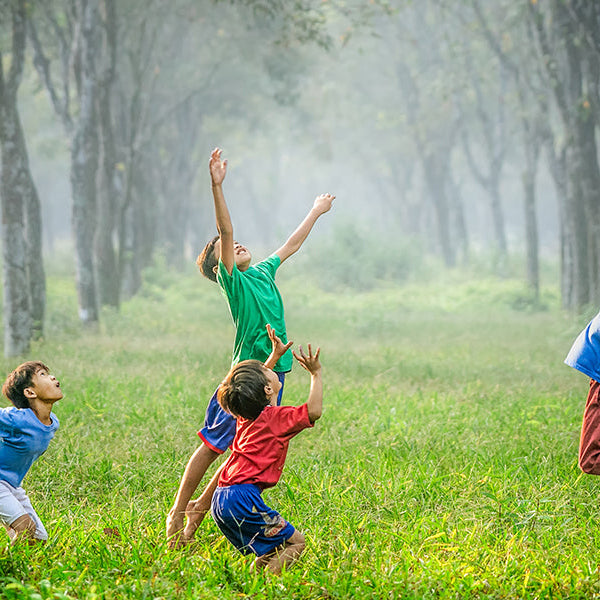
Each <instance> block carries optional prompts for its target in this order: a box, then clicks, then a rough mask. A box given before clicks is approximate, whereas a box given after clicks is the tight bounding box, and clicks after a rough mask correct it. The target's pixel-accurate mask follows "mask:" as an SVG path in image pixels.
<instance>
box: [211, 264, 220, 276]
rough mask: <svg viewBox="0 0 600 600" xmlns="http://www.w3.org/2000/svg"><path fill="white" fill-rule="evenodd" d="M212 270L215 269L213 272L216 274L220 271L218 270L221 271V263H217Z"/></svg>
mask: <svg viewBox="0 0 600 600" xmlns="http://www.w3.org/2000/svg"><path fill="white" fill-rule="evenodd" d="M212 270H213V273H214V274H215V275H216V274H217V273H218V271H219V265H215V266H214V267H213V268H212Z"/></svg>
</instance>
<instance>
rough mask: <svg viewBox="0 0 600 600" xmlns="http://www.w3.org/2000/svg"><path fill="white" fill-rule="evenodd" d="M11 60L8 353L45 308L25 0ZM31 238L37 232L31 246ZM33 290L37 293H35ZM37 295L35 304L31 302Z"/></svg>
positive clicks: (5, 90) (2, 190)
mask: <svg viewBox="0 0 600 600" xmlns="http://www.w3.org/2000/svg"><path fill="white" fill-rule="evenodd" d="M11 9H12V56H11V58H12V60H11V66H10V71H9V74H8V77H6V78H5V76H4V71H3V61H2V56H1V54H0V147H1V149H2V171H1V178H0V197H1V200H2V256H3V284H4V310H3V315H4V354H5V356H7V357H11V356H17V355H22V354H25V353H26V352H27V351H28V350H29V345H30V340H31V337H32V325H33V323H32V307H33V306H34V307H35V311H36V312H35V317H34V318H35V328H36V333H37V334H38V335H41V333H42V328H43V318H44V308H45V275H44V269H43V260H42V255H41V240H42V237H41V217H40V206H39V199H38V196H37V191H36V189H35V186H34V184H33V179H32V177H31V173H30V170H29V159H28V156H27V148H26V145H25V139H24V136H23V130H22V126H21V121H20V117H19V112H18V103H17V91H18V88H19V84H20V82H21V76H22V72H23V63H24V56H25V41H26V33H25V31H26V29H25V25H26V20H25V9H26V4H25V1H24V0H19V1H18V2H15V3H13V4H11ZM27 236H32V238H31V239H30V243H29V244H28V243H27V241H26V239H27ZM32 294H34V296H32ZM32 297H33V299H34V302H32Z"/></svg>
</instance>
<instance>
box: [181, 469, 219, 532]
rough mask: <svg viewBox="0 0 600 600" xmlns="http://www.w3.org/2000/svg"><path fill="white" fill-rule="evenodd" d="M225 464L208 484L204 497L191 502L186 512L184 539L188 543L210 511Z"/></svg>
mask: <svg viewBox="0 0 600 600" xmlns="http://www.w3.org/2000/svg"><path fill="white" fill-rule="evenodd" d="M224 466H225V463H223V464H222V465H221V466H220V467H219V468H218V469H217V471H216V472H215V474H214V475H213V477H212V479H211V480H210V481H209V482H208V485H207V486H206V487H205V488H204V491H203V492H202V495H201V496H200V497H199V498H198V499H197V500H195V501H192V502H189V503H188V505H187V508H186V511H185V515H186V517H187V525H186V526H185V529H184V530H183V539H184V540H186V541H190V540H191V539H192V538H193V537H194V534H195V533H196V529H198V526H199V525H200V523H202V521H203V519H204V517H205V516H206V513H207V512H209V511H210V505H211V502H212V497H213V494H214V493H215V490H216V489H217V484H218V483H219V475H221V471H222V470H223V467H224Z"/></svg>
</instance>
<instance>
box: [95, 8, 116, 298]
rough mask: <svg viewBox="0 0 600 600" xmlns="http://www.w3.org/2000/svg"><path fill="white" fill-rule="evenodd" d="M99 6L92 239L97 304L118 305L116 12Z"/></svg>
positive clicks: (113, 9)
mask: <svg viewBox="0 0 600 600" xmlns="http://www.w3.org/2000/svg"><path fill="white" fill-rule="evenodd" d="M102 8H103V23H104V27H103V28H102V31H103V33H104V35H103V45H102V53H101V59H102V60H103V63H104V66H103V68H102V76H101V77H100V78H99V85H98V94H97V100H98V102H97V106H96V109H97V111H98V135H99V140H100V146H99V152H100V156H99V169H98V179H97V183H98V185H97V193H98V227H97V229H96V237H95V239H94V254H95V259H96V265H97V274H98V293H99V299H100V304H101V305H108V306H114V307H117V308H118V306H119V301H120V294H119V288H120V283H119V278H118V272H117V258H116V253H115V248H114V242H113V235H114V231H115V215H116V213H117V206H118V201H117V199H118V196H119V194H118V190H117V185H116V175H117V172H116V165H117V158H116V155H117V153H116V150H115V139H114V134H113V119H112V111H111V94H112V84H113V81H114V73H115V62H116V54H115V53H116V37H117V36H116V15H115V6H114V2H113V1H112V0H104V2H103V3H102Z"/></svg>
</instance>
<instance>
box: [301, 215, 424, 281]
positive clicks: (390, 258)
mask: <svg viewBox="0 0 600 600" xmlns="http://www.w3.org/2000/svg"><path fill="white" fill-rule="evenodd" d="M340 221H341V222H340ZM296 260H298V263H300V266H299V269H300V270H301V271H303V275H304V276H305V277H308V278H311V279H312V280H313V281H315V282H316V283H317V284H318V285H319V287H321V288H322V289H324V290H327V291H333V290H342V289H349V290H361V291H365V290H369V289H371V288H373V287H375V286H377V285H379V284H381V282H383V281H391V282H394V283H402V282H405V281H407V280H408V279H409V278H411V277H413V276H415V275H416V274H417V273H419V272H422V270H423V268H424V267H425V262H426V261H425V257H424V253H423V248H422V244H421V243H420V242H419V241H418V240H416V239H415V238H409V237H407V238H399V239H396V240H393V241H392V240H387V239H384V240H383V241H382V237H379V236H374V235H373V232H372V229H371V228H369V227H368V226H367V225H361V224H360V223H357V222H356V221H355V220H346V221H342V220H340V219H338V221H337V222H336V224H335V225H334V226H333V228H332V230H331V233H330V234H329V235H328V236H327V237H326V238H323V237H321V238H320V239H319V240H318V241H311V243H310V245H308V246H307V248H303V249H302V254H301V256H299V257H298V259H296Z"/></svg>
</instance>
